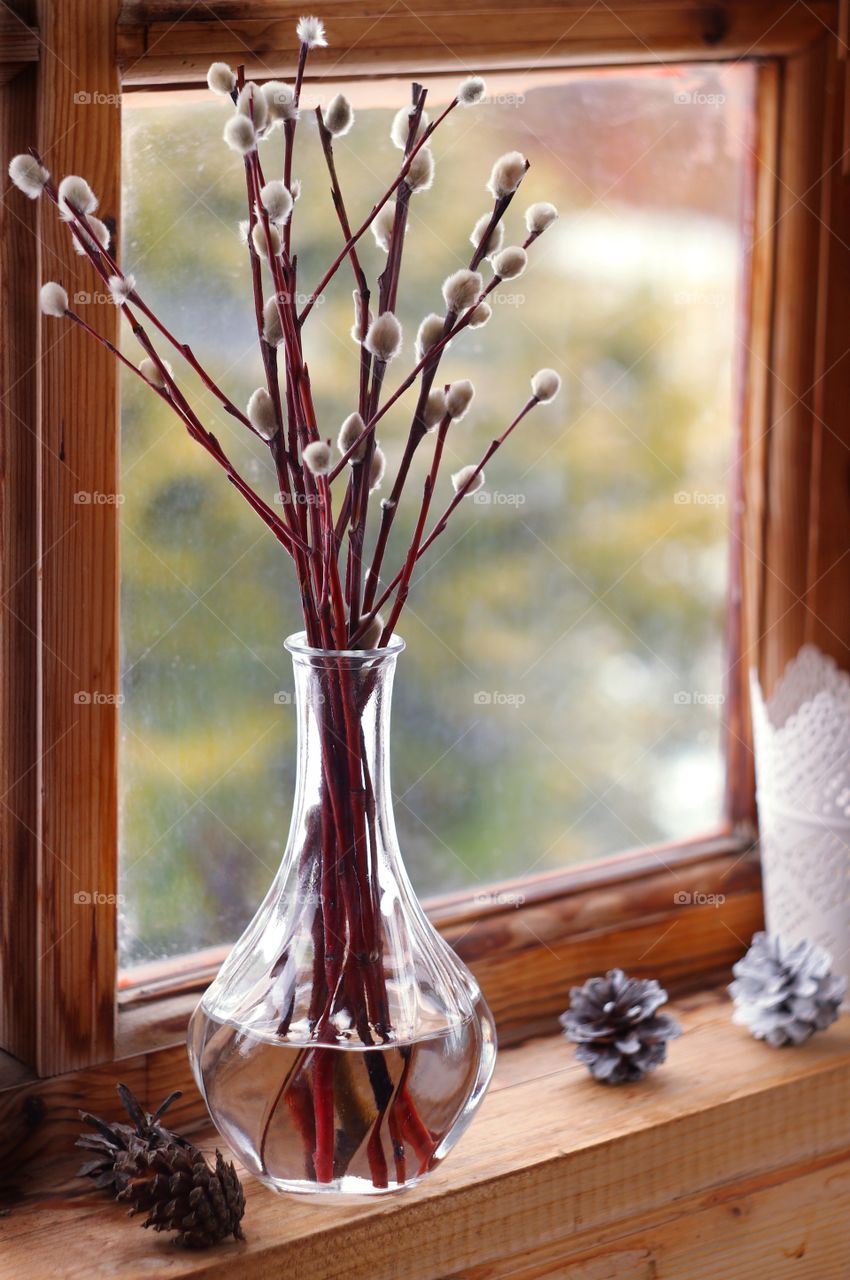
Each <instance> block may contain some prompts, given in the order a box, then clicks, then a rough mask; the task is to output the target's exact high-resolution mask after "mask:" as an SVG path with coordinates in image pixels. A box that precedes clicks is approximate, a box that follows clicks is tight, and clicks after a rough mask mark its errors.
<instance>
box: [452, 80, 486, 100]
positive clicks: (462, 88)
mask: <svg viewBox="0 0 850 1280" xmlns="http://www.w3.org/2000/svg"><path fill="white" fill-rule="evenodd" d="M486 92H487V86H486V84H485V83H484V81H483V80H482V79H481V77H480V76H467V78H466V80H462V81H461V83H460V85H459V87H458V91H457V100H458V102H459V103H460V104H461V106H462V107H472V106H474V105H475V103H476V102H480V101H481V99H482V98H483V97H484V94H485V93H486Z"/></svg>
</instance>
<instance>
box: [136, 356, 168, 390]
mask: <svg viewBox="0 0 850 1280" xmlns="http://www.w3.org/2000/svg"><path fill="white" fill-rule="evenodd" d="M160 364H161V365H162V366H163V368H164V369H165V371H166V373H167V374H168V376H169V378H171V377H173V371H172V368H171V365H170V364H169V363H168V361H167V360H163V359H162V358H161V357H160ZM139 373H140V374H141V375H142V377H143V378H144V379H145V380H146V381H147V382H149V383H150V384H151V386H152V387H157V388H158V389H159V390H160V391H166V390H167V389H168V383H167V382H166V380H165V378H164V377H163V376H162V372H161V370H160V368H159V365H157V363H156V361H155V360H151V358H150V356H145V358H144V360H142V361H140V362H139Z"/></svg>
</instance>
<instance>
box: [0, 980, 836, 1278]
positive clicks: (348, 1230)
mask: <svg viewBox="0 0 850 1280" xmlns="http://www.w3.org/2000/svg"><path fill="white" fill-rule="evenodd" d="M675 1012H676V1014H677V1016H679V1017H680V1019H681V1021H682V1022H683V1024H684V1026H685V1035H684V1036H683V1037H682V1038H681V1039H680V1040H677V1041H675V1042H674V1043H673V1044H672V1046H671V1051H670V1058H669V1062H668V1064H667V1065H666V1066H665V1067H664V1068H663V1069H662V1070H661V1071H660V1072H659V1073H658V1074H657V1075H656V1076H654V1077H651V1078H649V1079H647V1080H646V1081H644V1082H643V1083H641V1084H640V1085H637V1086H627V1087H621V1088H607V1087H604V1086H600V1085H597V1084H595V1083H594V1082H593V1081H592V1080H591V1079H590V1078H589V1077H588V1075H587V1074H586V1072H585V1070H584V1068H582V1067H580V1066H579V1065H578V1064H576V1063H575V1062H574V1060H573V1058H572V1054H571V1051H570V1048H569V1046H567V1045H566V1044H565V1043H564V1042H563V1040H562V1039H560V1038H558V1037H551V1038H546V1039H541V1040H535V1041H529V1042H527V1043H526V1044H524V1045H520V1046H517V1047H515V1048H512V1049H508V1050H506V1051H504V1052H503V1053H502V1054H501V1055H500V1058H499V1062H498V1066H497V1069H496V1076H495V1080H494V1083H493V1086H492V1088H491V1090H490V1093H489V1095H488V1096H487V1098H486V1100H485V1102H484V1104H483V1107H482V1109H481V1112H480V1114H479V1116H478V1117H477V1119H476V1120H475V1122H474V1124H473V1125H472V1127H471V1129H470V1130H469V1132H468V1133H467V1134H466V1136H465V1137H464V1139H463V1140H462V1142H461V1143H460V1145H459V1147H458V1149H457V1150H456V1151H455V1152H454V1153H453V1154H452V1156H450V1157H449V1159H448V1160H447V1162H446V1164H445V1165H444V1166H443V1167H442V1168H441V1169H439V1170H438V1171H437V1172H436V1173H434V1174H433V1175H432V1176H431V1178H430V1179H429V1180H428V1181H427V1182H426V1183H425V1184H424V1185H423V1186H421V1187H419V1188H416V1189H414V1190H412V1191H411V1192H409V1193H408V1194H402V1195H399V1196H397V1197H387V1198H386V1199H376V1200H375V1201H368V1202H366V1203H361V1204H358V1205H352V1206H348V1207H345V1208H341V1207H339V1206H333V1207H331V1206H327V1207H323V1206H321V1205H317V1204H314V1203H312V1202H310V1201H308V1200H306V1199H305V1200H300V1199H298V1198H297V1197H286V1196H276V1195H274V1194H272V1193H271V1192H269V1191H268V1190H266V1189H265V1188H263V1187H261V1186H259V1185H258V1184H257V1183H255V1182H253V1181H251V1180H250V1179H249V1180H248V1181H247V1193H248V1211H247V1214H246V1218H245V1223H244V1226H245V1231H246V1235H247V1237H248V1239H247V1243H245V1244H242V1245H237V1244H235V1243H231V1244H228V1245H225V1246H221V1247H219V1248H216V1249H212V1250H209V1251H207V1252H205V1253H195V1254H193V1253H186V1252H182V1251H178V1250H176V1249H175V1248H174V1247H173V1246H171V1245H170V1244H169V1243H168V1242H167V1241H166V1240H165V1239H161V1238H159V1237H157V1236H155V1235H153V1234H152V1233H150V1232H145V1231H142V1230H141V1229H140V1228H139V1227H138V1226H136V1225H135V1224H134V1223H132V1222H128V1221H127V1219H126V1218H125V1216H124V1211H123V1209H122V1208H121V1207H120V1206H118V1205H115V1204H112V1203H110V1202H109V1201H108V1200H105V1199H104V1198H103V1197H102V1196H101V1195H99V1194H96V1193H94V1192H93V1191H91V1190H90V1189H89V1188H88V1186H87V1185H86V1184H83V1183H80V1182H75V1181H74V1179H73V1178H72V1177H68V1174H69V1172H70V1168H71V1167H70V1166H67V1165H65V1166H64V1169H63V1172H62V1174H58V1173H57V1172H56V1171H55V1170H56V1167H55V1166H54V1172H53V1175H52V1179H53V1180H52V1185H40V1186H33V1187H30V1188H29V1189H28V1190H27V1191H26V1193H25V1195H24V1197H23V1198H22V1199H21V1200H20V1201H19V1202H18V1203H17V1204H13V1205H12V1207H11V1210H10V1211H9V1213H8V1215H7V1216H5V1217H3V1218H0V1258H2V1261H0V1276H2V1277H4V1278H5V1277H10V1280H11V1278H12V1277H14V1278H15V1280H18V1277H20V1276H21V1275H24V1274H26V1275H28V1276H30V1277H33V1278H34V1280H35V1278H37V1277H40V1276H42V1275H44V1276H47V1275H54V1274H57V1271H61V1274H62V1276H63V1277H65V1278H66V1280H77V1278H78V1277H79V1280H83V1278H85V1280H98V1277H110V1278H111V1277H114V1276H121V1277H122V1280H136V1278H139V1280H141V1277H147V1276H150V1275H153V1274H156V1275H160V1274H167V1275H168V1276H169V1277H185V1276H192V1277H218V1276H222V1277H225V1276H229V1275H237V1274H238V1275H239V1277H240V1280H253V1278H254V1277H257V1278H260V1277H271V1276H278V1275H283V1274H285V1275H286V1276H287V1277H288V1278H289V1280H300V1278H301V1277H304V1278H306V1277H309V1278H310V1280H367V1277H368V1280H398V1278H399V1277H402V1276H403V1277H405V1280H436V1278H438V1277H439V1278H446V1277H456V1278H457V1280H460V1277H464V1278H465V1280H496V1278H497V1277H508V1276H510V1277H517V1278H520V1277H524V1278H526V1280H532V1277H533V1278H534V1280H541V1278H542V1277H552V1278H554V1277H555V1276H557V1277H565V1278H566V1280H607V1278H608V1277H611V1278H612V1280H613V1278H614V1277H616V1278H617V1280H649V1278H650V1277H658V1278H659V1280H661V1278H662V1277H664V1278H667V1280H683V1277H687V1280H717V1278H718V1277H731V1276H734V1277H735V1280H763V1278H764V1277H770V1280H784V1278H785V1277H786V1276H791V1275H793V1276H794V1277H795V1280H801V1278H805V1280H843V1278H844V1277H846V1276H847V1275H848V1274H850V1232H849V1231H848V1230H847V1228H846V1226H845V1225H844V1224H845V1223H846V1222H847V1220H848V1212H850V1017H844V1018H842V1019H841V1020H840V1022H839V1023H838V1024H837V1025H836V1026H834V1027H832V1028H831V1029H830V1030H829V1032H828V1033H827V1034H825V1035H821V1036H818V1037H816V1038H815V1039H813V1040H811V1041H810V1042H809V1043H808V1044H806V1045H805V1046H803V1047H802V1048H800V1049H796V1050H791V1049H787V1050H781V1051H777V1050H773V1049H770V1048H768V1047H767V1046H765V1045H763V1044H758V1043H756V1042H755V1041H753V1040H752V1039H751V1038H750V1037H749V1036H748V1035H747V1034H746V1032H745V1031H743V1030H742V1029H740V1028H737V1027H734V1026H733V1025H732V1024H731V1022H730V1019H729V1014H730V1006H729V1003H728V1001H727V1000H726V999H725V997H724V996H723V995H722V994H720V993H717V992H714V993H704V994H701V995H699V996H694V997H691V998H689V999H688V1000H686V1001H681V1002H679V1003H678V1004H677V1006H676V1009H675ZM212 1141H213V1139H212V1137H211V1136H210V1138H209V1142H210V1145H211V1144H212ZM202 1145H206V1144H205V1143H202ZM60 1154H67V1155H69V1156H70V1152H66V1153H57V1157H58V1156H59V1155H60ZM60 1258H61V1267H60V1266H59V1261H58V1260H59V1259H60Z"/></svg>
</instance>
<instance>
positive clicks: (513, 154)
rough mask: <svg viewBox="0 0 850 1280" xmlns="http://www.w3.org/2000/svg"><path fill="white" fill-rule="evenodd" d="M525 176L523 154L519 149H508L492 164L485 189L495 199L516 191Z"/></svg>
mask: <svg viewBox="0 0 850 1280" xmlns="http://www.w3.org/2000/svg"><path fill="white" fill-rule="evenodd" d="M524 177H525V156H524V155H522V153H521V152H519V151H508V152H506V153H505V155H503V156H499V159H498V160H497V161H496V163H495V164H494V165H493V169H492V172H491V174H490V181H489V182H488V183H487V190H488V191H489V192H490V194H491V196H493V197H494V198H495V199H496V200H499V199H501V197H502V196H509V195H510V194H511V192H512V191H516V189H517V187H518V186H519V184H520V183H521V182H522V180H523V178H524Z"/></svg>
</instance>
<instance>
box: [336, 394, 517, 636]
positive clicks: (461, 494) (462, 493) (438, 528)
mask: <svg viewBox="0 0 850 1280" xmlns="http://www.w3.org/2000/svg"><path fill="white" fill-rule="evenodd" d="M539 403H540V401H539V400H538V399H537V397H536V396H531V397H530V398H529V399H528V400H527V401H526V403H525V404H524V405H523V407H522V409H521V410H520V411H519V413H518V414H517V416H516V417H515V418H514V420H513V421H512V422H511V423H510V424H509V425H508V426H507V427H506V428H505V430H504V431H503V432H502V434H501V435H500V436H498V437H497V438H496V439H495V440H491V441H490V444H489V445H488V447H487V449H486V451H485V453H484V455H483V457H482V458H481V460H480V461H479V462H477V463H476V465H475V470H474V471H472V472H471V473H470V475H469V477H468V478H467V479H466V480H465V481H464V483H463V484H462V485H461V487H460V488H459V489H458V491H457V492H456V493H455V495H454V497H453V498H452V500H451V502H450V503H449V505H448V506H447V507H446V509H445V511H444V512H443V514H442V515H441V516H440V518H439V520H438V521H437V523H436V524H435V525H434V527H433V529H432V530H431V532H430V533H429V534H428V537H427V538H426V539H425V541H424V542H423V543H422V545H421V546H420V548H419V550H418V551H417V553H416V559H417V560H420V559H421V558H422V556H424V554H425V552H426V551H427V550H428V548H429V547H430V546H431V543H432V542H433V541H434V539H435V538H437V537H438V536H439V535H440V534H441V533H442V532H443V530H444V529H445V527H446V522H447V521H448V519H449V516H450V515H451V514H452V512H453V511H454V509H455V508H456V507H457V506H459V505H460V503H461V502H462V501H463V499H464V498H465V497H466V495H467V493H469V490H470V486H471V485H472V484H473V483H474V482H475V480H476V478H477V477H478V476H479V475H480V474H481V472H482V471H483V470H484V467H485V466H486V465H487V463H488V462H489V461H490V459H491V458H492V456H493V454H494V453H495V452H496V450H497V449H499V448H500V447H501V446H502V445H503V444H504V442H505V441H506V440H507V438H508V436H509V435H510V434H511V432H512V431H513V430H514V428H515V427H518V426H519V424H520V423H521V422H522V420H523V418H524V417H525V416H526V414H528V413H530V412H531V410H532V409H533V408H534V406H535V405H537V404H539ZM403 573H404V566H402V568H401V569H399V571H398V573H397V574H396V576H395V577H394V578H393V580H392V582H390V583H389V585H388V586H387V587H386V588H385V589H384V591H383V592H382V594H381V595H380V597H379V598H378V600H377V601H376V603H375V604H374V605H373V607H372V609H371V611H370V613H368V614H367V615H366V616H365V617H364V618H363V619H362V620H361V623H360V630H359V632H358V633H357V635H355V636H352V637H351V643H352V644H356V643H357V641H358V640H359V639H360V638H361V636H362V634H363V632H364V631H365V630H366V628H367V627H368V625H369V623H370V622H371V621H372V619H373V618H374V617H375V615H376V614H377V612H378V610H379V609H380V608H381V605H383V604H384V603H385V602H386V601H387V600H388V599H389V597H390V596H391V595H392V593H393V591H394V590H395V588H396V587H397V586H398V585H399V583H400V582H401V579H402V575H403Z"/></svg>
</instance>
